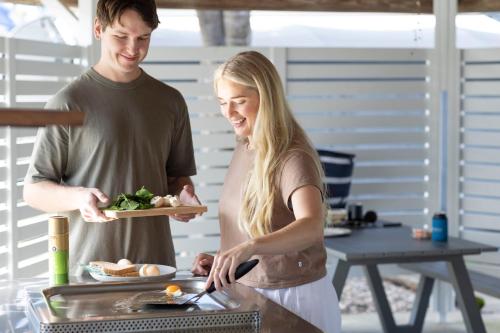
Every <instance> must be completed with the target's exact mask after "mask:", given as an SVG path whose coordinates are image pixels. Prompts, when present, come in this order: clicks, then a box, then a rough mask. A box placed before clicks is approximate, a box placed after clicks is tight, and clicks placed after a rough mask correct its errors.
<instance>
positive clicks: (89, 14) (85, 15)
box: [78, 0, 101, 70]
mask: <svg viewBox="0 0 500 333" xmlns="http://www.w3.org/2000/svg"><path fill="white" fill-rule="evenodd" d="M96 9H97V0H85V1H78V12H79V25H80V34H79V41H78V43H79V45H80V46H82V50H83V55H82V58H83V59H85V60H86V61H85V63H84V66H83V69H84V70H85V69H86V68H88V67H90V66H92V65H94V64H95V63H97V61H98V60H99V57H100V53H101V45H100V43H99V42H98V41H97V40H96V39H95V38H94V30H93V27H94V18H95V13H96Z"/></svg>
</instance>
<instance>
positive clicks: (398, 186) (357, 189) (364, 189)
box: [350, 182, 427, 195]
mask: <svg viewBox="0 0 500 333" xmlns="http://www.w3.org/2000/svg"><path fill="white" fill-rule="evenodd" d="M426 188H427V185H426V184H425V183H423V182H413V183H410V182H407V183H406V182H405V183H384V182H380V183H374V184H351V191H350V194H351V195H362V194H365V195H366V194H375V195H377V194H383V195H385V194H398V193H424V192H425V190H426Z"/></svg>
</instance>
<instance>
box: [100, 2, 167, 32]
mask: <svg viewBox="0 0 500 333" xmlns="http://www.w3.org/2000/svg"><path fill="white" fill-rule="evenodd" d="M127 9H132V10H135V11H136V12H138V13H139V15H141V17H142V19H143V20H144V22H146V24H147V25H148V26H149V27H150V28H151V29H153V30H154V29H156V27H158V24H159V23H160V20H159V19H158V14H157V13H156V4H155V1H154V0H99V2H98V3H97V19H98V20H99V22H100V23H101V25H102V28H103V30H105V29H106V27H107V26H108V25H113V22H115V20H117V21H118V22H120V17H121V16H122V14H123V12H124V11H125V10H127Z"/></svg>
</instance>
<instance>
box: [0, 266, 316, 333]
mask: <svg viewBox="0 0 500 333" xmlns="http://www.w3.org/2000/svg"><path fill="white" fill-rule="evenodd" d="M177 278H179V275H178V276H177ZM74 281H75V283H89V281H93V280H91V279H90V278H83V279H82V278H80V279H78V280H77V279H74ZM72 283H73V282H72ZM48 286H49V285H48V279H45V278H31V279H18V280H15V281H5V280H4V281H0V332H4V333H35V332H36V331H35V330H34V329H33V327H32V326H31V324H30V322H29V320H28V318H27V316H26V314H25V309H26V290H31V291H32V290H37V289H39V290H42V289H44V288H47V287H48ZM235 291H236V292H237V293H239V294H241V295H242V296H243V297H245V299H247V300H251V301H252V302H253V303H255V304H256V305H257V306H258V308H259V311H260V313H261V327H260V329H259V330H258V332H272V333H280V332H283V333H285V332H287V333H288V332H290V333H294V332H297V333H298V332H311V333H314V332H321V330H319V329H318V328H316V327H314V326H313V325H311V324H309V323H308V322H306V321H305V320H303V319H301V318H300V317H298V316H296V315H295V314H293V313H291V312H290V311H288V310H286V309H285V308H283V307H282V306H280V305H278V304H276V303H274V302H272V301H270V300H268V299H267V298H265V297H264V296H262V295H261V294H259V293H258V292H256V291H254V290H253V289H252V288H249V287H246V286H243V285H241V284H237V285H236V286H235ZM198 331H199V330H198ZM210 332H215V331H214V329H213V328H212V329H211V330H210ZM221 332H230V330H228V329H227V328H225V329H221ZM235 332H236V331H235ZM237 332H245V331H244V330H243V331H242V330H241V328H238V329H237ZM248 332H255V330H254V329H249V331H248Z"/></svg>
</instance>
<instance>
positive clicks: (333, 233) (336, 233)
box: [324, 228, 351, 237]
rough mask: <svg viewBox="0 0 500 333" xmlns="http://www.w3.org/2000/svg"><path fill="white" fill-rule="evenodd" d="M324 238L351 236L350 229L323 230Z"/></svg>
mask: <svg viewBox="0 0 500 333" xmlns="http://www.w3.org/2000/svg"><path fill="white" fill-rule="evenodd" d="M324 230H325V231H324V234H325V237H341V236H348V235H350V234H351V229H347V228H325V229H324Z"/></svg>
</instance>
